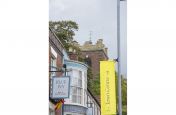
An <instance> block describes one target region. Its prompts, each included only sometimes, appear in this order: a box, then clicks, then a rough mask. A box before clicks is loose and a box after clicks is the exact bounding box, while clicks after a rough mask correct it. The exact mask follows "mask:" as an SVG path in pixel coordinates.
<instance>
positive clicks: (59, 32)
mask: <svg viewBox="0 0 176 115" xmlns="http://www.w3.org/2000/svg"><path fill="white" fill-rule="evenodd" d="M49 27H50V28H51V29H53V30H54V31H55V34H56V36H57V37H58V38H59V39H60V40H61V42H62V43H63V45H64V46H65V49H66V50H67V51H68V49H69V47H70V46H73V44H72V42H73V41H74V38H73V37H74V36H75V31H78V29H79V27H78V24H77V23H76V22H74V21H71V20H68V21H55V22H54V21H50V22H49ZM76 48H77V47H76Z"/></svg>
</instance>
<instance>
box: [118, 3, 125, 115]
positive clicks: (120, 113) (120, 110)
mask: <svg viewBox="0 0 176 115" xmlns="http://www.w3.org/2000/svg"><path fill="white" fill-rule="evenodd" d="M120 1H126V0H117V50H118V58H117V60H116V61H118V63H117V66H118V81H117V82H118V86H117V92H118V113H119V115H122V91H121V89H122V88H121V87H122V85H121V57H120V47H121V46H120Z"/></svg>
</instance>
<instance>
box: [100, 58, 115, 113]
mask: <svg viewBox="0 0 176 115" xmlns="http://www.w3.org/2000/svg"><path fill="white" fill-rule="evenodd" d="M100 88H101V115H116V85H115V62H114V61H100Z"/></svg>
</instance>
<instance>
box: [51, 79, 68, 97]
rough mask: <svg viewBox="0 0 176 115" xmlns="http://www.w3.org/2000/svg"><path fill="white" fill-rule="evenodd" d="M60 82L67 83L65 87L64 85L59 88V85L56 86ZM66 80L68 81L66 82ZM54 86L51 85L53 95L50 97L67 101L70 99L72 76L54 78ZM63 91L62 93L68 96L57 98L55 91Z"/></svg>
mask: <svg viewBox="0 0 176 115" xmlns="http://www.w3.org/2000/svg"><path fill="white" fill-rule="evenodd" d="M59 80H62V81H60V83H66V84H65V85H62V86H60V88H58V87H59V84H55V83H56V82H57V81H58V82H59ZM65 80H66V81H65ZM51 82H52V84H51V93H50V94H51V95H50V97H51V98H52V99H65V98H69V95H70V76H62V77H56V76H53V77H52V80H51ZM61 87H62V88H66V90H65V89H62V88H61ZM58 90H59V91H63V92H62V93H64V94H66V95H62V96H55V95H54V94H55V91H58Z"/></svg>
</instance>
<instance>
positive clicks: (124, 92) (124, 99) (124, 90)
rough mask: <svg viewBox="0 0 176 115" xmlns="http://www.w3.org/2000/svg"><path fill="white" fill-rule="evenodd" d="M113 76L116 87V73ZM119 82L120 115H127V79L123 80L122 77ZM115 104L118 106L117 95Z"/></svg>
mask: <svg viewBox="0 0 176 115" xmlns="http://www.w3.org/2000/svg"><path fill="white" fill-rule="evenodd" d="M115 76H116V85H117V86H118V82H117V78H118V75H117V73H115ZM121 80H122V82H121V83H122V115H127V79H124V78H123V77H122V79H121ZM116 88H117V87H116ZM116 91H117V90H116ZM117 104H118V93H117Z"/></svg>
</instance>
